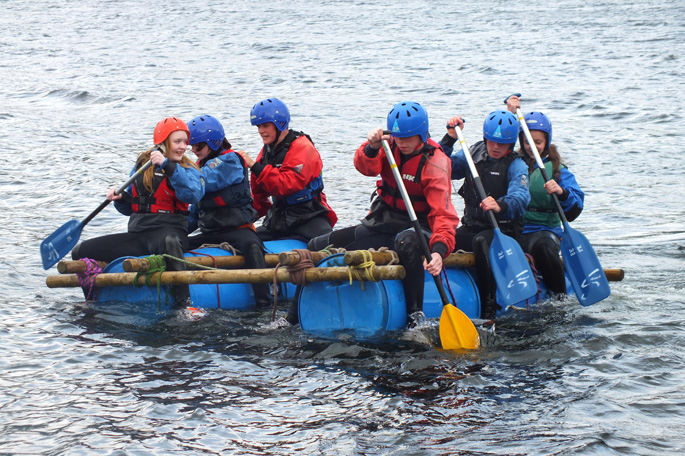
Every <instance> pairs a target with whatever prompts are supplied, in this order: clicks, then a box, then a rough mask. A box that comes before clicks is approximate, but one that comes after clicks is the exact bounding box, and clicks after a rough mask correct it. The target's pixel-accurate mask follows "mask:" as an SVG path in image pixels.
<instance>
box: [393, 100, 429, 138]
mask: <svg viewBox="0 0 685 456" xmlns="http://www.w3.org/2000/svg"><path fill="white" fill-rule="evenodd" d="M388 130H390V131H391V132H392V135H393V136H395V137H397V138H409V137H410V136H415V135H419V136H421V140H422V141H423V142H426V140H428V113H427V112H426V109H425V108H424V107H423V106H421V105H420V104H419V103H416V102H415V101H403V102H401V103H397V104H396V105H395V106H393V107H392V109H391V110H390V112H389V113H388Z"/></svg>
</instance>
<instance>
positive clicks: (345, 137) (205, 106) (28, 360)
mask: <svg viewBox="0 0 685 456" xmlns="http://www.w3.org/2000/svg"><path fill="white" fill-rule="evenodd" d="M524 8H525V9H524ZM2 9H3V18H4V20H3V23H2V27H0V52H1V55H2V58H1V59H0V80H1V81H2V84H0V100H1V101H0V140H1V141H2V144H3V148H4V157H5V167H4V168H5V172H3V173H2V174H0V208H1V209H2V212H3V213H4V214H5V218H4V223H3V226H2V228H0V241H1V243H2V246H3V250H2V251H3V255H2V259H0V277H2V290H3V295H2V297H1V298H0V300H1V301H2V308H3V318H2V321H1V322H0V332H1V334H2V338H1V339H0V349H1V350H2V353H3V356H2V357H1V358H0V366H1V369H2V376H1V378H0V387H1V390H0V417H1V418H2V419H1V420H0V436H1V438H0V453H1V454H46V455H47V454H51V455H56V454H74V455H75V454H96V453H97V454H117V455H123V454H170V453H173V454H246V455H247V454H254V455H262V454H294V453H299V454H345V455H348V454H349V455H356V454H365V455H371V454H379V455H380V454H398V455H399V454H402V455H407V454H436V455H438V454H440V455H443V454H507V455H528V454H564V455H565V454H630V455H635V454H641V455H646V454H654V455H657V454H658V455H660V454H679V453H682V452H683V451H685V444H683V443H682V437H681V436H682V435H683V434H684V433H685V413H684V412H683V404H685V377H684V376H683V371H684V367H685V361H684V359H683V355H682V350H681V347H682V345H683V344H684V343H685V336H684V334H683V326H684V324H683V322H682V319H681V318H680V315H681V314H682V311H683V306H684V304H685V302H684V301H685V298H683V289H684V288H685V279H684V278H683V273H682V269H683V260H684V259H685V229H684V228H683V221H684V219H685V217H684V215H685V211H684V209H683V204H682V202H681V200H682V193H683V190H685V186H683V182H682V177H681V176H682V165H681V162H682V157H683V152H684V151H683V144H684V143H685V135H684V134H683V108H682V107H683V106H685V96H684V95H683V93H684V92H685V83H684V82H683V78H682V74H683V72H684V71H683V70H684V69H685V68H684V66H683V60H682V55H681V54H682V52H681V51H682V49H683V44H684V41H685V40H684V37H685V7H683V6H682V5H681V4H679V3H677V2H676V3H673V2H666V1H660V0H657V1H652V2H648V3H647V4H645V3H644V2H636V1H631V0H629V1H627V2H625V1H618V0H615V1H600V2H595V3H593V4H588V3H586V2H579V1H574V0H571V1H568V2H561V3H559V2H557V3H555V4H554V5H551V4H548V3H545V2H536V1H535V2H528V3H525V4H520V3H515V2H514V3H512V2H501V1H498V2H485V3H484V2H472V1H465V2H457V3H455V2H447V1H433V2H424V1H408V2H403V3H402V2H400V3H398V2H384V1H356V2H342V1H324V2H314V1H302V0H295V1H293V2H288V3H285V2H284V3H282V4H281V3H277V4H267V3H257V2H244V3H241V2H229V1H216V2H209V3H208V4H197V3H194V4H189V3H188V2H178V1H176V0H170V1H168V2H165V3H164V4H163V5H161V4H160V5H152V4H150V5H148V4H146V3H145V2H131V1H120V2H95V1H92V0H85V1H81V2H45V1H35V2H22V1H5V2H3V3H2ZM512 92H522V93H523V95H524V103H525V104H524V109H526V108H530V109H531V110H532V109H537V110H542V111H544V112H546V113H547V114H548V115H549V116H550V117H551V118H552V121H553V122H554V136H555V140H554V142H555V143H557V145H558V146H559V147H560V150H561V151H562V154H563V155H564V157H565V159H566V161H567V163H568V164H569V166H570V167H571V169H572V170H573V171H574V172H575V173H576V175H577V177H578V180H579V182H580V183H581V186H582V187H583V188H584V189H585V191H586V195H587V199H586V210H585V211H584V212H583V214H582V216H581V217H580V218H579V220H578V221H577V222H575V223H574V226H575V227H576V229H578V230H580V231H582V232H583V233H585V234H586V236H587V237H588V238H589V239H590V240H591V242H592V243H593V245H594V246H595V249H596V250H597V252H598V254H599V256H600V258H601V260H602V262H603V264H604V266H605V267H621V268H623V269H625V271H626V278H625V280H624V281H623V282H621V283H613V284H612V291H613V292H612V295H611V297H610V298H609V299H607V300H606V301H604V302H601V303H599V304H596V305H594V306H591V307H587V308H581V307H580V306H579V305H578V303H577V301H575V300H573V299H569V300H567V301H564V302H554V303H548V304H544V305H542V306H541V307H539V308H537V309H535V310H531V311H530V312H525V313H521V314H518V315H512V316H508V317H506V318H504V319H502V321H500V322H498V325H497V335H496V337H495V338H494V339H493V340H490V341H489V346H488V347H487V348H485V349H483V350H480V351H478V352H475V353H469V354H466V355H455V354H449V353H442V352H439V351H436V350H433V349H431V348H430V346H428V345H426V344H425V343H423V342H421V341H420V340H412V339H414V338H415V336H417V335H416V334H411V333H409V334H399V335H397V340H395V341H384V342H378V343H371V342H369V343H364V344H361V343H354V342H353V341H349V340H338V341H322V340H314V339H311V338H310V337H308V336H307V335H305V334H302V333H301V332H300V331H299V330H298V329H297V328H288V329H279V330H274V329H268V328H266V327H265V325H266V324H267V323H268V321H269V315H267V314H250V313H247V314H235V313H230V312H220V311H215V312H212V313H211V314H210V316H209V318H206V319H204V320H202V321H201V322H197V323H193V322H187V321H181V320H178V319H175V318H170V319H168V320H167V321H164V322H162V323H160V324H157V325H154V326H152V327H142V326H137V325H125V324H122V323H121V322H120V321H119V318H118V317H117V315H116V314H115V313H114V312H112V313H110V314H105V313H103V312H101V311H96V310H94V309H92V308H89V307H88V306H86V305H84V304H83V303H82V299H83V298H82V296H81V294H80V291H79V290H74V289H54V290H49V289H47V288H46V286H45V277H46V275H47V274H48V273H55V271H54V269H53V271H48V272H44V271H43V270H42V268H41V267H40V258H39V253H38V252H39V251H38V245H39V243H40V242H41V241H42V240H43V239H44V238H45V237H46V236H47V235H48V234H50V233H51V232H53V231H54V230H55V229H57V228H58V227H59V226H61V225H62V224H63V223H64V222H66V221H68V220H70V219H72V218H83V217H84V216H85V215H87V214H88V213H89V212H90V211H92V210H93V209H95V207H97V205H98V204H99V203H100V202H101V201H102V199H103V197H104V192H105V189H106V188H107V187H108V186H110V185H114V184H118V183H120V182H121V181H122V180H123V179H125V177H126V175H127V173H128V171H129V169H130V167H131V164H132V163H133V159H134V157H135V154H136V153H137V152H139V151H140V150H142V149H143V148H144V147H146V146H147V144H148V143H149V138H150V135H151V132H152V128H153V126H154V124H155V123H156V122H157V121H158V120H160V119H161V118H163V117H166V116H169V115H175V116H180V117H182V118H184V119H189V118H191V117H193V116H195V115H198V114H201V113H210V114H213V115H215V116H217V117H218V118H220V119H221V120H222V121H223V122H224V125H225V126H226V128H227V131H228V132H229V133H228V135H229V138H230V139H231V142H232V143H233V145H234V147H235V148H240V149H245V150H248V151H251V152H252V153H254V154H256V152H257V151H258V148H259V145H260V141H259V138H258V137H257V135H256V131H255V129H254V127H251V126H250V125H249V122H248V113H249V110H250V108H251V107H252V105H253V104H254V103H255V102H256V101H258V100H260V99H262V98H265V97H267V96H277V97H279V98H281V99H283V100H284V101H285V102H286V103H287V104H288V105H289V107H290V108H291V113H292V117H293V120H292V123H291V126H292V127H293V128H295V129H298V130H304V131H305V132H307V133H309V134H310V135H311V136H312V138H313V139H314V141H315V143H316V144H317V146H318V148H319V150H320V151H321V152H322V155H323V157H324V164H325V170H324V172H325V175H326V187H327V193H328V195H329V200H330V202H331V204H332V205H333V207H334V208H335V209H336V211H337V212H338V214H339V215H340V218H341V222H340V226H346V225H349V224H352V223H355V222H356V220H357V219H359V218H360V217H361V216H362V215H363V214H364V213H365V211H366V209H367V204H368V196H369V194H370V191H371V189H372V188H373V181H374V179H371V178H364V177H362V176H360V175H359V174H358V173H356V172H355V171H354V169H353V167H352V163H351V158H352V154H353V152H354V150H355V149H356V147H357V146H358V145H359V144H360V143H361V141H362V140H363V138H364V136H365V134H366V132H367V131H368V130H369V129H371V128H373V127H376V126H380V125H382V124H383V122H384V119H385V114H386V113H387V112H388V110H389V108H390V107H391V106H392V105H393V104H394V103H395V102H398V101H401V100H407V99H409V100H416V101H419V102H421V103H422V104H424V105H425V106H426V107H427V109H428V112H429V115H430V118H431V125H432V128H431V131H432V132H433V135H434V136H435V137H440V136H442V134H443V133H444V130H443V128H444V127H443V125H444V121H445V120H446V119H447V118H448V117H449V116H451V115H453V114H457V113H460V114H463V115H465V116H466V117H467V118H468V122H467V128H466V130H465V132H464V133H465V136H466V139H467V141H468V142H475V141H477V140H478V138H479V128H480V125H481V121H482V120H481V119H483V117H484V115H485V114H486V113H487V112H489V111H491V110H493V109H497V108H500V107H503V105H502V104H501V103H502V99H503V98H504V97H505V96H507V95H509V94H510V93H512ZM455 204H456V205H457V207H458V208H459V210H460V212H461V204H460V202H459V201H458V199H457V198H455ZM125 223H126V220H125V218H124V217H120V216H118V214H117V213H116V212H115V211H114V210H113V209H111V208H109V209H107V210H106V211H104V212H103V213H102V214H100V215H99V216H98V217H97V218H96V219H94V220H93V221H92V222H91V223H90V224H89V225H88V226H87V227H86V229H85V230H84V234H83V236H82V237H84V238H86V237H91V236H96V235H100V234H105V233H109V232H114V231H120V230H124V229H125Z"/></svg>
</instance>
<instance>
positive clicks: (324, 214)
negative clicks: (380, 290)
mask: <svg viewBox="0 0 685 456" xmlns="http://www.w3.org/2000/svg"><path fill="white" fill-rule="evenodd" d="M250 123H251V124H252V125H254V126H256V127H257V131H258V132H259V136H260V137H261V138H262V142H263V143H264V147H263V148H262V149H261V150H260V152H259V155H258V156H257V159H256V160H254V159H252V158H250V156H249V155H248V154H247V153H246V152H245V151H242V150H241V151H238V153H239V154H240V155H241V156H242V157H243V159H244V160H245V164H246V165H247V167H248V168H250V171H251V174H252V175H251V178H250V185H251V188H252V194H253V197H254V203H253V205H254V208H255V209H256V210H257V216H258V217H263V216H265V218H264V221H263V222H262V225H261V226H260V227H258V228H257V234H259V236H260V238H261V239H262V240H264V241H270V240H275V239H285V238H295V239H300V240H303V241H305V242H306V241H309V240H310V239H311V238H313V237H315V236H319V235H321V234H325V233H328V232H330V231H331V230H332V229H333V226H335V223H336V222H337V220H338V217H337V215H336V214H335V212H333V209H331V207H330V206H329V205H328V203H327V202H326V195H325V193H324V192H323V176H322V170H323V163H322V161H321V156H320V155H319V152H318V151H317V150H316V147H314V143H313V142H312V139H311V138H310V137H309V135H307V134H305V133H302V132H299V131H295V130H291V129H289V128H288V126H289V124H290V112H289V111H288V107H287V106H286V105H285V103H283V102H282V101H281V100H279V99H278V98H267V99H265V100H262V101H260V102H259V103H257V104H255V105H254V106H253V107H252V110H251V111H250Z"/></svg>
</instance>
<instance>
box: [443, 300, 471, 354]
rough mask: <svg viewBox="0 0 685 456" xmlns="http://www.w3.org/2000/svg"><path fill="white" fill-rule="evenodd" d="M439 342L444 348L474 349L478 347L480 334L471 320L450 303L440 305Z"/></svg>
mask: <svg viewBox="0 0 685 456" xmlns="http://www.w3.org/2000/svg"><path fill="white" fill-rule="evenodd" d="M440 343H441V344H442V348H444V349H445V350H459V349H465V350H475V349H476V348H478V347H480V336H479V335H478V330H477V329H476V327H475V326H474V324H473V322H472V321H471V320H470V319H469V317H467V316H466V314H465V313H464V312H462V311H461V310H459V309H457V308H456V307H454V306H453V305H452V304H445V305H444V306H442V314H440Z"/></svg>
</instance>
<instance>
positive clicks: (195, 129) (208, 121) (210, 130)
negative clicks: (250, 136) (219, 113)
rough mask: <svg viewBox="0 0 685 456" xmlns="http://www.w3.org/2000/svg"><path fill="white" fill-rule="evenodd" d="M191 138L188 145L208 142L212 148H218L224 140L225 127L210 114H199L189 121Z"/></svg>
mask: <svg viewBox="0 0 685 456" xmlns="http://www.w3.org/2000/svg"><path fill="white" fill-rule="evenodd" d="M188 129H189V130H190V139H189V140H188V145H190V146H192V145H193V144H198V143H201V142H205V143H207V145H208V146H209V148H210V149H212V150H218V149H219V147H221V143H223V141H224V137H225V136H226V135H225V134H224V127H222V126H221V122H219V121H218V120H217V119H216V118H214V117H212V116H208V115H204V116H197V117H195V118H194V119H192V120H191V121H190V122H188Z"/></svg>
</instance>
